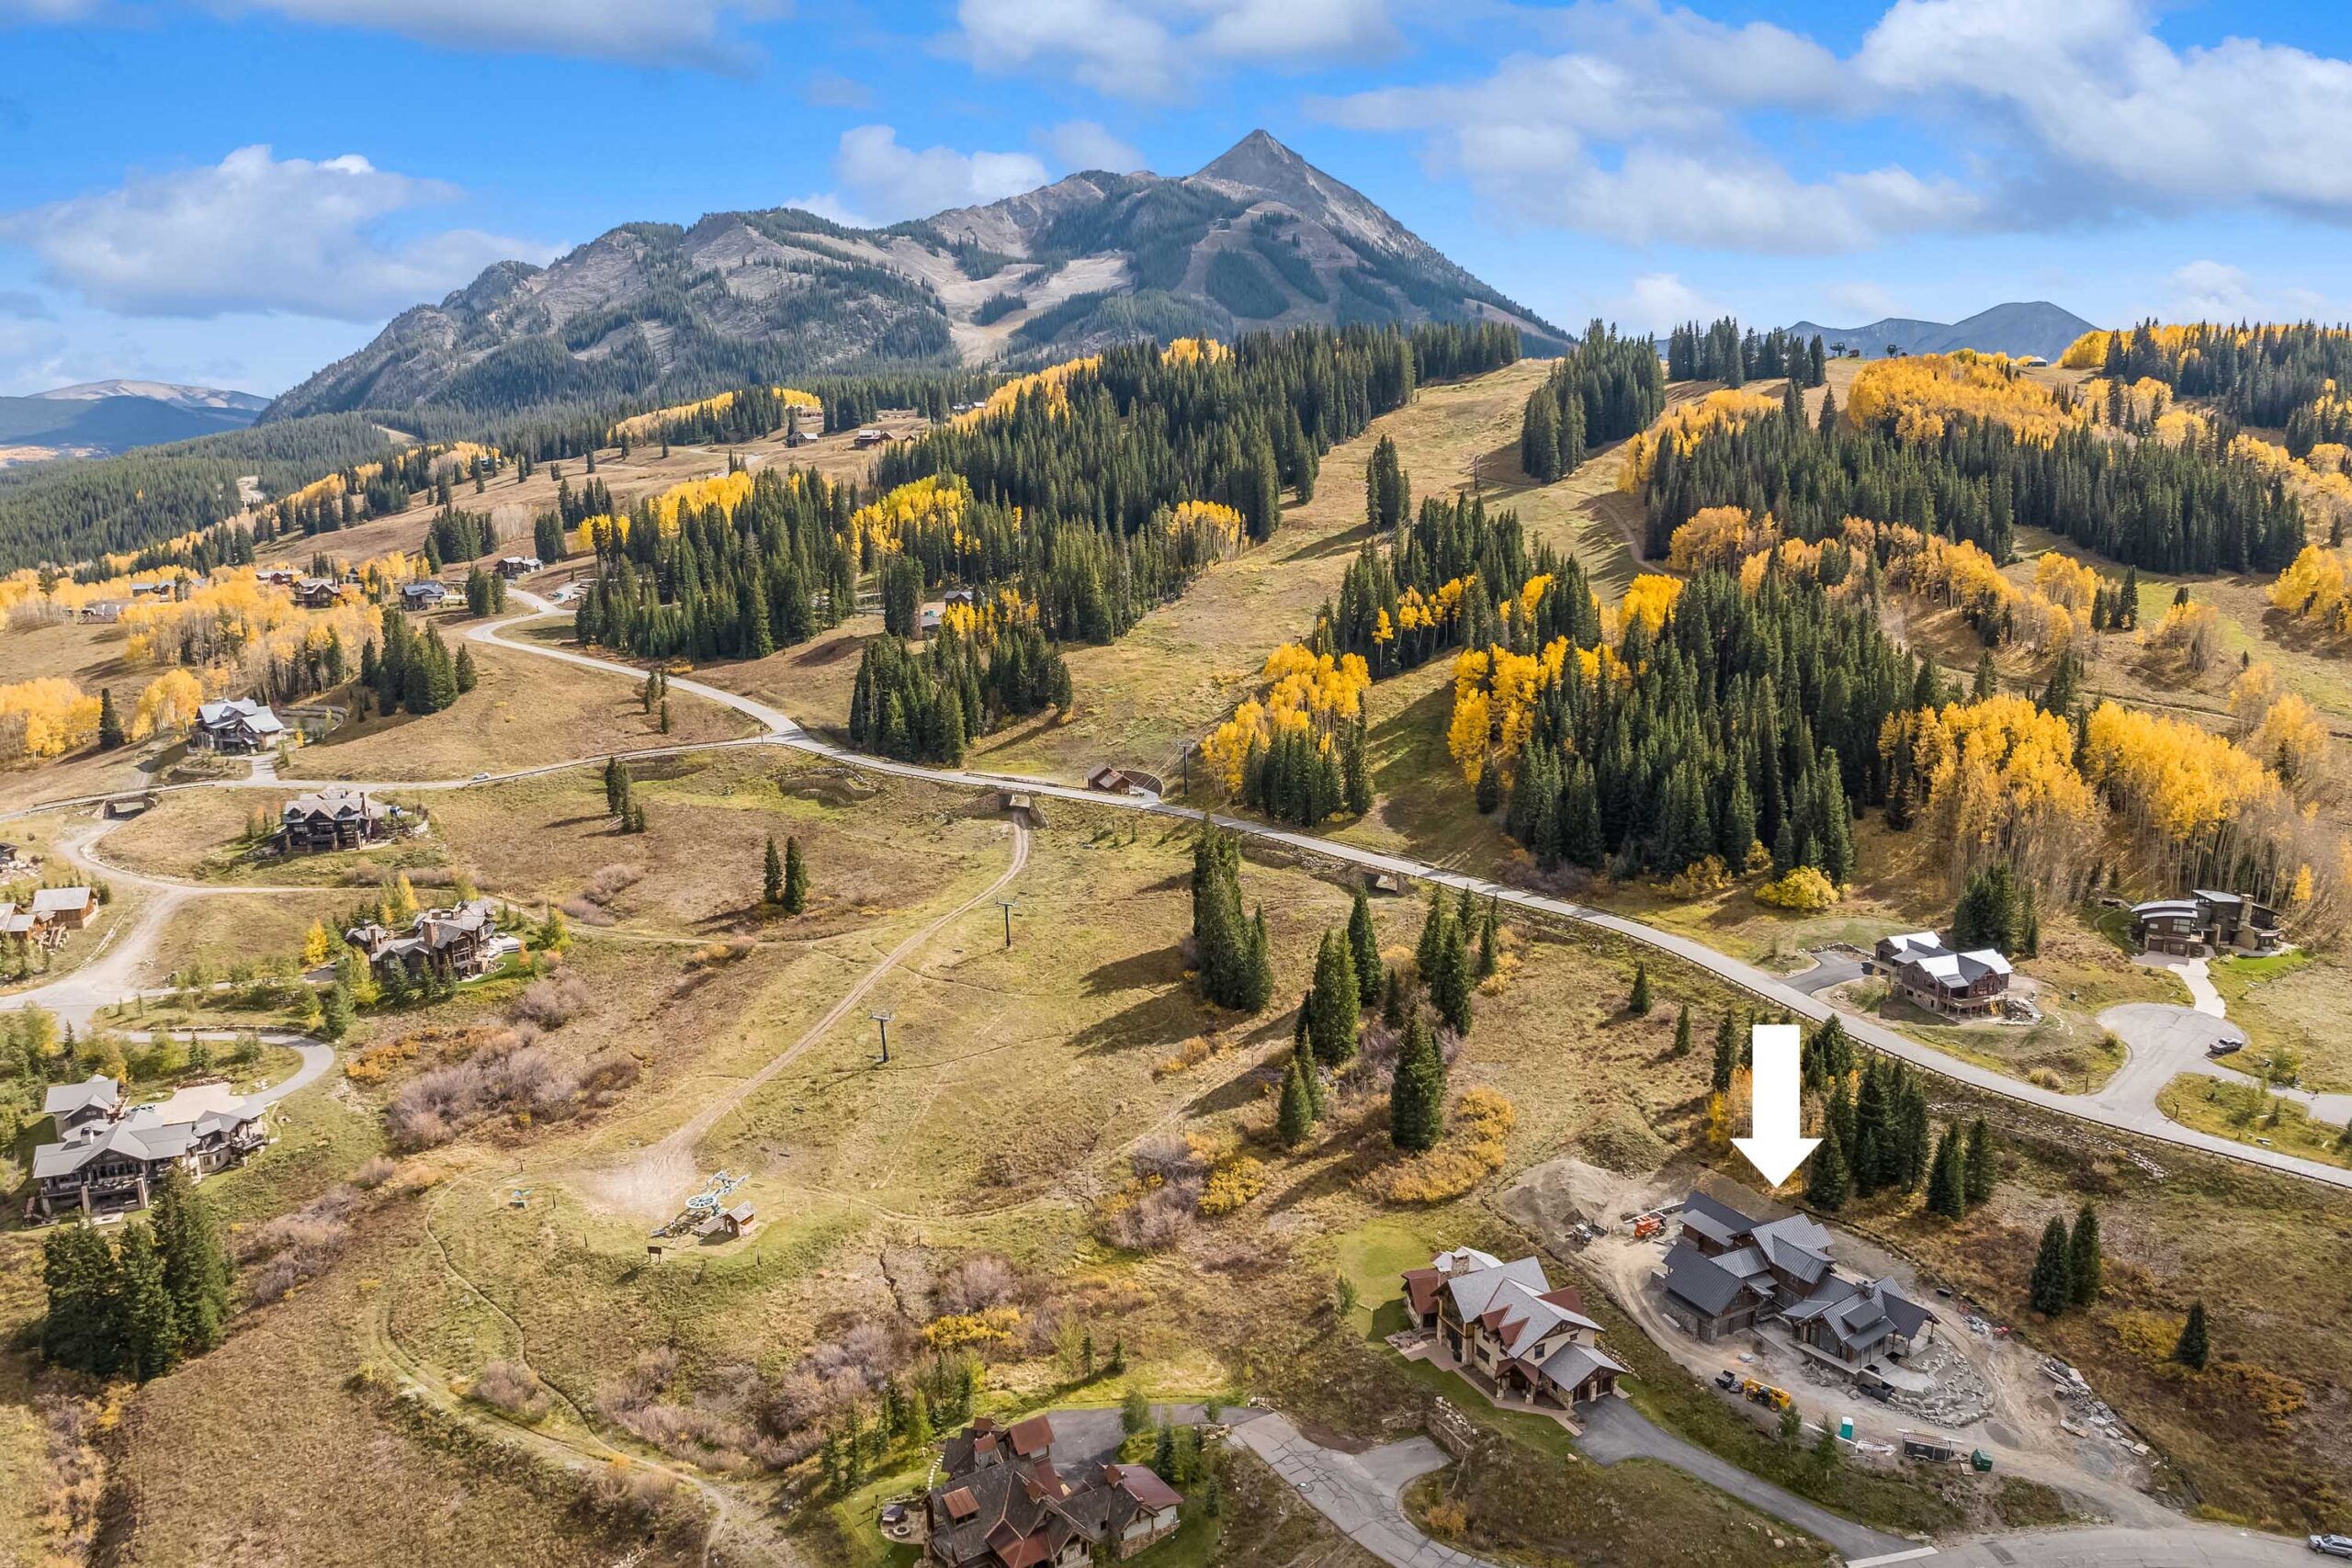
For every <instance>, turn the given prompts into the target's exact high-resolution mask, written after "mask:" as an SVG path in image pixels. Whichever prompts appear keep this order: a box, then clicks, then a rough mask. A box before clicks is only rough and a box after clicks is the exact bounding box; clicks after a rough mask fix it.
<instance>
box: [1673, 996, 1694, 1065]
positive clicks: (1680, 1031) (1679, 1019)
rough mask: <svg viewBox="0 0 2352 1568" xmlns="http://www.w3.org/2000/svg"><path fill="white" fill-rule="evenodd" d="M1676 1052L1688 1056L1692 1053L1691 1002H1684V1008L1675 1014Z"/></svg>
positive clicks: (1678, 1054)
mask: <svg viewBox="0 0 2352 1568" xmlns="http://www.w3.org/2000/svg"><path fill="white" fill-rule="evenodd" d="M1674 1054H1675V1055H1677V1056H1688V1055H1690V1054H1691V1004H1690V1003H1689V1002H1684V1003H1683V1004H1682V1010H1680V1011H1679V1012H1678V1013H1676V1014H1675V1015H1674Z"/></svg>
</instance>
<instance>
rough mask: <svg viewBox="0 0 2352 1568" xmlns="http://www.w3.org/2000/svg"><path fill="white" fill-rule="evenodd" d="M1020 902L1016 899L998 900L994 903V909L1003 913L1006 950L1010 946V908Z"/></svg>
mask: <svg viewBox="0 0 2352 1568" xmlns="http://www.w3.org/2000/svg"><path fill="white" fill-rule="evenodd" d="M1020 902H1021V900H1020V899H1018V898H1000V899H998V900H997V901H996V907H997V908H1000V909H1002V910H1003V911H1004V945H1005V946H1006V947H1008V948H1010V947H1011V946H1012V907H1013V906H1014V905H1015V904H1018V903H1020Z"/></svg>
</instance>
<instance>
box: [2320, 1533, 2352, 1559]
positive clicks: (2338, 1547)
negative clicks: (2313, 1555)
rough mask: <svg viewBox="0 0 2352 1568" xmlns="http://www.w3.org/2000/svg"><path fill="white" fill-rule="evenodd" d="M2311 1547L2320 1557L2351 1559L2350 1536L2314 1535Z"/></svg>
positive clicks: (2351, 1541) (2351, 1539) (2351, 1546)
mask: <svg viewBox="0 0 2352 1568" xmlns="http://www.w3.org/2000/svg"><path fill="white" fill-rule="evenodd" d="M2311 1546H2312V1551H2316V1552H2318V1553H2319V1554H2320V1555H2321V1556H2322V1557H2352V1535H2315V1536H2313V1537H2312V1540H2311Z"/></svg>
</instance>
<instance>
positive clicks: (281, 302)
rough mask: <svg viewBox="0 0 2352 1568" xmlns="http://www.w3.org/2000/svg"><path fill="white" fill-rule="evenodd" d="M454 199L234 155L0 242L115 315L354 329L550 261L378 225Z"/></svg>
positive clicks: (488, 243)
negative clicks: (302, 322)
mask: <svg viewBox="0 0 2352 1568" xmlns="http://www.w3.org/2000/svg"><path fill="white" fill-rule="evenodd" d="M461 194H462V193H460V192H459V191H458V189H457V187H455V186H450V185H447V184H445V183H443V182H441V181H439V180H429V179H418V178H414V177H413V176H410V175H401V174H394V173H392V172H390V171H389V170H384V169H379V168H377V167H376V166H375V165H374V164H370V163H369V162H368V160H367V159H365V158H363V157H360V156H359V155H357V154H356V153H345V155H344V156H342V157H339V158H330V159H327V160H325V161H323V162H316V163H314V162H312V161H311V160H309V159H303V158H287V159H282V160H281V159H277V158H273V157H271V155H270V150H269V149H268V148H267V147H260V146H255V147H244V148H240V149H238V150H237V151H236V152H232V153H230V154H229V155H228V156H227V157H226V158H223V159H222V160H221V161H220V163H219V164H213V165H209V166H207V167H201V168H195V169H187V170H179V171H175V172H173V173H169V174H157V175H132V176H130V178H129V179H127V180H125V181H124V182H123V184H122V186H120V187H119V189H115V190H109V191H101V192H97V193H94V194H91V195H87V196H78V197H70V198H68V199H66V200H63V201H57V202H51V203H50V204H49V205H47V206H44V207H36V208H30V209H25V210H22V211H17V212H11V213H6V214H0V243H9V244H17V245H22V246H24V247H26V248H27V249H28V250H30V251H31V252H32V253H33V254H34V255H35V256H37V257H38V258H39V259H40V266H41V273H42V276H43V278H44V280H45V281H47V282H48V283H50V284H51V285H52V286H53V287H56V288H62V289H66V290H70V291H71V292H73V293H74V294H76V295H79V296H80V297H81V298H82V299H85V300H86V301H88V302H89V303H90V304H92V305H95V306H97V307H99V308H101V309H104V310H113V311H117V312H119V313H121V314H124V315H132V316H198V317H209V316H219V315H223V314H226V313H229V312H232V311H237V310H255V311H264V312H273V313H274V312H281V311H283V312H291V313H295V314H301V315H313V316H324V317H331V318H334V319H336V320H341V321H367V320H372V319H374V318H377V317H379V316H382V315H384V314H386V313H387V312H389V311H391V310H399V309H401V308H402V307H404V306H407V305H412V304H414V303H416V302H417V301H418V300H420V299H438V298H440V296H441V295H442V294H444V293H446V292H447V291H448V290H449V289H451V288H456V287H458V285H460V284H463V283H464V282H466V281H467V280H468V279H469V278H471V277H472V276H474V274H476V273H477V272H479V271H481V268H483V267H484V266H487V265H490V264H491V263H492V262H494V261H499V260H502V259H505V258H510V257H523V258H526V259H533V260H543V259H545V258H546V257H547V256H548V254H551V251H550V248H549V247H548V246H544V245H535V244H531V243H526V242H524V241H519V240H512V239H503V238H500V237H498V236H495V235H492V234H486V233H482V232H481V231H478V230H472V229H451V230H444V231H437V232H428V233H424V234H421V235H415V236H413V237H410V238H406V239H394V238H391V237H390V236H388V235H387V234H386V233H385V232H384V230H385V227H386V220H390V219H392V218H394V217H395V216H396V215H398V214H401V213H404V212H411V211H413V210H415V209H420V208H428V207H434V206H439V205H444V204H447V203H448V202H451V201H454V200H456V199H457V198H458V197H459V196H460V195H461Z"/></svg>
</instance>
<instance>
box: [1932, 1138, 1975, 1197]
mask: <svg viewBox="0 0 2352 1568" xmlns="http://www.w3.org/2000/svg"><path fill="white" fill-rule="evenodd" d="M1960 1167H1961V1152H1960V1138H1959V1136H1958V1134H1955V1133H1954V1132H1953V1130H1952V1129H1951V1128H1950V1127H1947V1128H1945V1129H1944V1134H1943V1136H1942V1137H1940V1138H1939V1139H1937V1140H1936V1157H1935V1159H1934V1160H1933V1161H1932V1162H1930V1164H1929V1166H1928V1213H1931V1214H1940V1215H1942V1216H1943V1217H1944V1218H1945V1219H1948V1220H1956V1219H1959V1218H1960V1217H1961V1216H1962V1215H1963V1214H1965V1213H1967V1212H1968V1193H1967V1190H1966V1189H1965V1187H1964V1186H1963V1184H1962V1176H1961V1168H1960Z"/></svg>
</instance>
